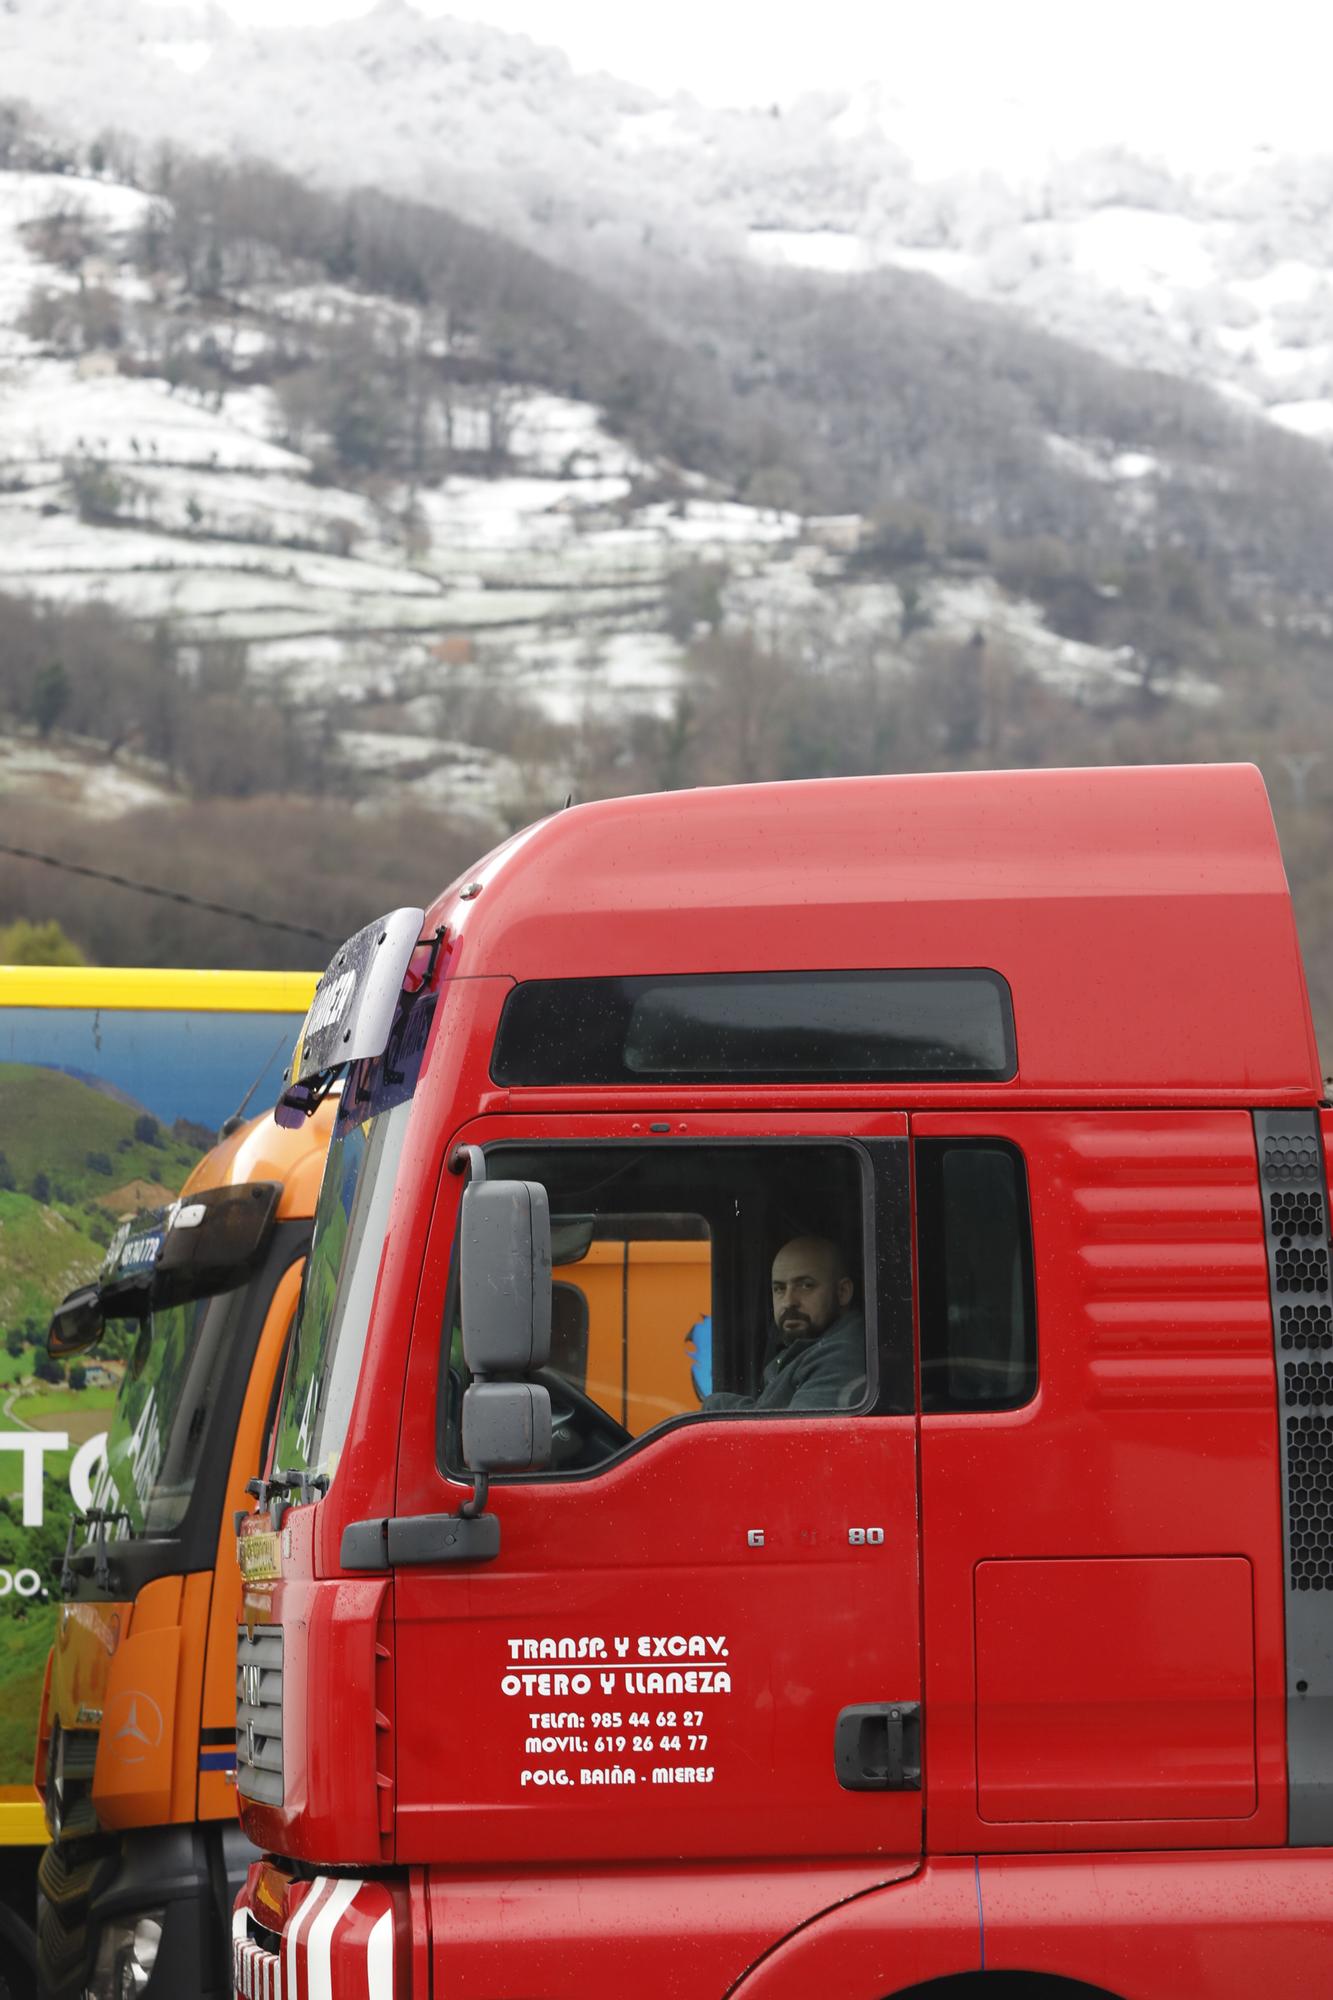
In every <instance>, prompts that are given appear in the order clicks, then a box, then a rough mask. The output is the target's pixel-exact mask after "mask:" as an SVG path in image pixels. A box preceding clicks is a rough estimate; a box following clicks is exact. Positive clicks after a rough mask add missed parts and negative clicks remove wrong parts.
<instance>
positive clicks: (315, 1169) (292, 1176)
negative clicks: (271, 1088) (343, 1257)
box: [181, 1097, 338, 1222]
mask: <svg viewBox="0 0 1333 2000" xmlns="http://www.w3.org/2000/svg"><path fill="white" fill-rule="evenodd" d="M337 1108H338V1100H337V1098H336V1097H326V1098H325V1100H324V1102H323V1103H322V1104H321V1105H320V1107H319V1109H318V1111H316V1113H315V1114H314V1116H313V1117H312V1118H308V1119H307V1120H306V1122H305V1124H304V1125H303V1126H301V1127H300V1128H299V1129H298V1130H296V1131H286V1130H284V1128H283V1127H282V1126H281V1125H276V1124H275V1123H274V1121H273V1114H272V1112H271V1111H266V1112H265V1113H264V1114H263V1116H262V1117H260V1118H252V1119H250V1120H249V1122H248V1123H247V1124H245V1125H241V1126H238V1128H237V1129H236V1131H235V1132H233V1133H232V1134H231V1135H230V1137H229V1138H226V1139H223V1140H221V1141H220V1142H219V1144H218V1145H216V1146H214V1147H213V1149H212V1151H211V1152H208V1153H206V1154H205V1155H204V1157H203V1159H202V1160H200V1162H199V1164H198V1166H197V1167H196V1168H195V1169H194V1172H193V1173H192V1174H191V1175H190V1178H189V1179H188V1180H187V1181H186V1183H185V1186H184V1187H183V1188H182V1189H181V1193H182V1195H187V1194H200V1193H202V1191H203V1190H204V1189H205V1188H214V1187H239V1186H240V1185H241V1184H242V1183H243V1182H245V1181H280V1182H281V1183H282V1197H281V1199H280V1201H279V1203H278V1220H279V1221H280V1222H286V1221H288V1220H290V1219H292V1218H301V1217H305V1216H310V1215H313V1214H314V1212H315V1203H316V1202H317V1201H318V1199H319V1184H320V1180H321V1177H322V1176H323V1172H324V1155H325V1153H326V1152H327V1151H328V1145H329V1139H330V1137H331V1136H332V1133H333V1120H334V1116H335V1114H336V1112H337Z"/></svg>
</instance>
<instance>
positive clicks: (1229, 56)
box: [223, 0, 1333, 163]
mask: <svg viewBox="0 0 1333 2000" xmlns="http://www.w3.org/2000/svg"><path fill="white" fill-rule="evenodd" d="M223 4H224V5H225V6H226V8H227V11H228V12H230V13H232V14H233V15H235V16H236V17H237V18H238V19H242V20H245V21H248V22H251V23H254V24H256V25H260V24H276V23H278V22H303V23H310V24H315V23H318V22H322V21H331V20H335V19H337V18H339V17H342V16H347V15H352V14H360V13H365V12H368V11H370V9H369V6H368V5H366V4H364V0H223ZM415 4H417V5H419V6H421V7H422V9H423V11H426V12H431V13H452V14H455V15H458V16H461V17H463V18H465V19H471V20H479V21H486V22H489V23H490V24H492V25H493V26H495V27H499V28H506V29H511V30H516V31H520V32H522V33H525V34H529V35H532V36H533V37H534V38H535V39H536V40H538V41H542V42H549V43H553V44H555V45H556V46H557V47H560V48H562V49H564V51H565V53H566V54H567V55H568V56H569V57H570V59H571V61H572V62H573V63H574V65H575V67H576V68H579V69H606V70H609V71H610V72H612V74H614V75H616V76H621V77H624V78H626V79H628V80H630V81H632V82H638V83H643V84H646V85H648V86H649V87H650V88H654V89H656V90H659V91H661V92H663V93H669V92H671V91H672V90H675V89H686V90H689V91H692V92H693V93H694V94H695V95H696V96H698V97H702V98H703V99H705V100H706V101H707V102H709V103H712V104H755V103H761V104H762V103H769V102H772V101H785V100H789V99H791V98H792V97H794V96H796V95H798V94H799V93H800V92H801V91H802V90H809V89H818V88H831V89H838V88H847V87H849V86H856V85H858V84H862V83H864V82H867V81H870V80H875V81H878V82H880V83H882V84H883V85H884V86H885V87H886V89H887V90H888V92H889V93H890V94H891V95H892V96H894V97H895V98H898V97H900V98H901V99H902V100H903V101H904V102H905V103H906V104H907V105H909V106H910V107H911V109H912V111H913V113H914V114H915V116H914V119H913V122H914V124H915V123H916V121H917V120H918V119H919V120H920V121H921V123H922V126H923V127H924V132H918V133H916V134H914V135H913V136H914V137H915V139H916V140H917V143H916V144H915V145H913V146H912V148H911V150H913V151H914V152H916V153H918V155H919V154H920V152H921V151H922V150H923V148H924V146H925V142H926V139H927V138H928V135H929V132H930V131H931V130H932V129H938V131H939V134H940V138H941V141H942V142H943V145H942V149H941V150H942V154H943V155H944V156H946V157H947V155H948V154H949V153H950V152H951V151H953V150H960V151H961V152H963V153H970V154H972V155H974V156H981V157H984V156H985V155H986V153H987V152H988V150H991V149H992V147H993V150H994V152H995V153H996V155H998V156H1003V157H1006V158H1012V157H1013V156H1014V154H1015V153H1017V154H1019V155H1022V154H1024V153H1026V154H1027V155H1028V156H1030V157H1033V158H1036V157H1039V155H1040V154H1041V152H1042V151H1044V150H1046V149H1055V150H1058V151H1060V152H1068V151H1071V150H1077V149H1080V148H1081V147H1084V146H1086V145H1088V144H1090V143H1103V142H1106V141H1110V140H1114V139H1117V138H1120V139H1124V140H1126V141H1127V142H1128V143H1130V144H1131V145H1133V146H1135V148H1136V149H1141V150H1151V151H1158V152H1161V153H1163V154H1165V155H1166V156H1168V157H1170V158H1173V159H1179V160H1182V161H1191V162H1192V161H1198V162H1200V163H1209V162H1211V161H1214V160H1223V159H1226V158H1229V157H1235V156H1236V155H1237V154H1241V153H1244V152H1246V151H1247V150H1249V149H1250V148H1252V147H1254V146H1256V145H1262V144H1272V145H1275V146H1277V147H1278V148H1279V149H1281V150H1284V151H1295V150H1300V151H1304V150H1311V151H1319V152H1325V151H1329V152H1333V116H1331V115H1330V111H1329V108H1328V101H1329V81H1328V79H1329V77H1330V74H1333V10H1330V9H1328V8H1311V7H1310V6H1309V4H1308V0H1264V4H1263V6H1262V7H1261V8H1256V6H1255V5H1254V4H1253V0H1245V4H1244V5H1238V4H1236V0H1104V4H1103V5H1102V6H1097V7H1094V6H1093V5H1091V4H1090V0H952V4H949V5H946V6H932V5H930V4H929V0H813V4H810V5H807V6H800V5H796V6H793V5H791V4H790V0H788V5H787V7H786V8H783V7H782V6H781V5H779V4H774V0H666V4H664V5H659V6H645V5H643V4H642V0H454V4H443V5H442V4H439V0H415ZM963 133H969V134H970V135H971V136H970V142H968V143H966V144H964V143H963V142H962V140H961V138H960V135H961V134H963ZM942 163H943V162H942Z"/></svg>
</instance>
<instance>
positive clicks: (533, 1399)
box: [463, 1382, 551, 1472]
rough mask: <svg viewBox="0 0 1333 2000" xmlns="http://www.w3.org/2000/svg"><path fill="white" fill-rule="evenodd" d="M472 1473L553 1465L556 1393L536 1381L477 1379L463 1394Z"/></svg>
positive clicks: (467, 1460) (466, 1445)
mask: <svg viewBox="0 0 1333 2000" xmlns="http://www.w3.org/2000/svg"><path fill="white" fill-rule="evenodd" d="M463 1463H464V1464H465V1465H466V1466H467V1468H468V1471H469V1472H539V1471H541V1470H542V1469H543V1467H545V1466H548V1465H549V1464H550V1463H551V1395H550V1391H549V1390H548V1389H544V1388H542V1387H541V1385H540V1384H539V1383H536V1382H474V1383H473V1384H472V1386H471V1388H470V1389H468V1390H466V1391H465V1392H464V1396H463Z"/></svg>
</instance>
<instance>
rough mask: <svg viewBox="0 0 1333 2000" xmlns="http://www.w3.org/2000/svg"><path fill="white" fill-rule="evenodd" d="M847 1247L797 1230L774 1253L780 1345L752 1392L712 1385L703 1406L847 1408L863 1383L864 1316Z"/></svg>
mask: <svg viewBox="0 0 1333 2000" xmlns="http://www.w3.org/2000/svg"><path fill="white" fill-rule="evenodd" d="M855 1291H856V1285H855V1281H854V1279H853V1277H852V1274H851V1270H850V1268H849V1264H848V1260H847V1256H846V1253H845V1252H844V1251H843V1250H842V1249H841V1248H840V1247H839V1245H838V1244H836V1243H834V1242H833V1241H832V1239H831V1238H829V1237H827V1236H794V1237H793V1238H792V1240H791V1241H790V1242H789V1243H784V1244H783V1246H782V1248H781V1249H780V1250H779V1251H778V1254H777V1256H776V1257H775V1258H774V1259H773V1321H774V1325H775V1326H776V1328H777V1339H778V1349H777V1352H776V1353H775V1354H774V1356H773V1358H772V1359H771V1360H770V1361H769V1363H768V1365H767V1366H766V1367H765V1369H764V1374H763V1381H762V1383H761V1385H760V1388H759V1391H758V1394H757V1395H754V1396H747V1395H743V1394H741V1393H740V1392H739V1391H737V1390H734V1389H716V1390H714V1391H713V1393H712V1394H711V1395H709V1396H705V1397H704V1400H703V1405H702V1407H703V1408H704V1409H705V1410H845V1409H848V1408H850V1407H851V1406H852V1405H853V1404H856V1403H859V1402H860V1401H861V1399H862V1397H863V1396H864V1395H865V1390H866V1330H865V1318H864V1315H863V1314H862V1312H861V1309H860V1307H859V1306H857V1305H855V1304H854V1303H853V1298H854V1294H855Z"/></svg>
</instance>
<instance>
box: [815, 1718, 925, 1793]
mask: <svg viewBox="0 0 1333 2000" xmlns="http://www.w3.org/2000/svg"><path fill="white" fill-rule="evenodd" d="M833 1766H834V1769H835V1770H836V1771H837V1774H838V1783H839V1784H840V1785H841V1786H842V1788H843V1790H844V1791H846V1792H919V1791H920V1790H921V1704H920V1702H917V1701H875V1702H863V1703H861V1704H860V1705H858V1706H856V1707H853V1708H844V1709H843V1710H842V1712H841V1714H840V1715H839V1717H838V1720H837V1725H836V1727H835V1728H834V1732H833Z"/></svg>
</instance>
